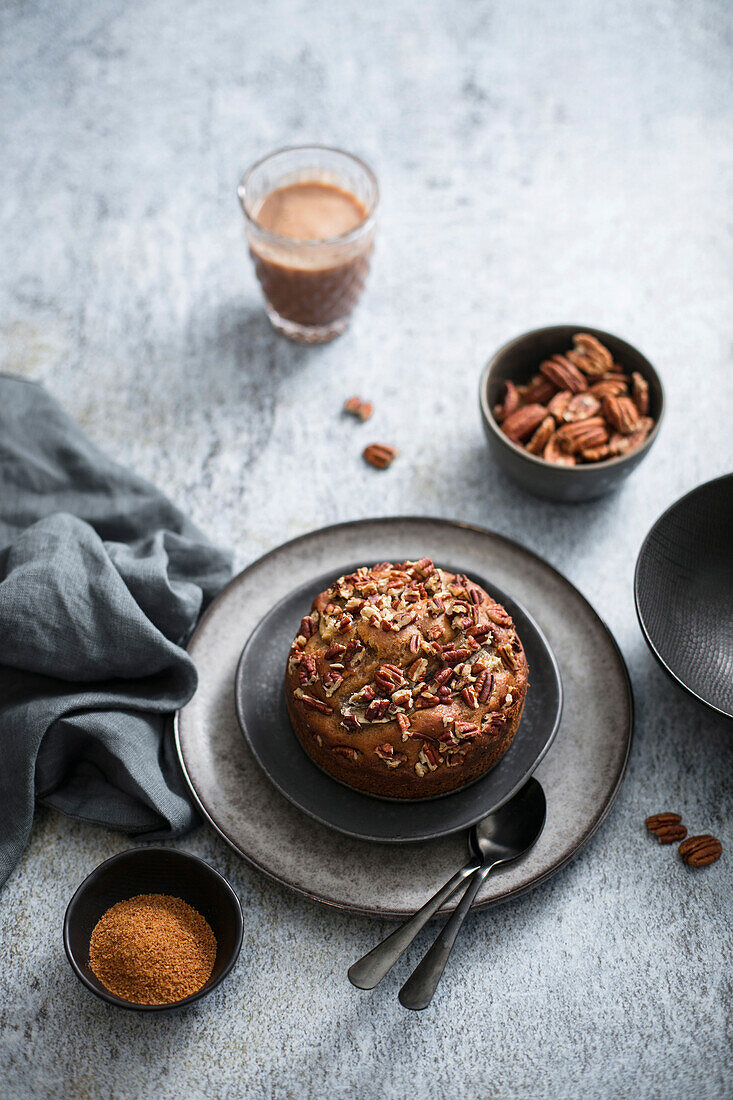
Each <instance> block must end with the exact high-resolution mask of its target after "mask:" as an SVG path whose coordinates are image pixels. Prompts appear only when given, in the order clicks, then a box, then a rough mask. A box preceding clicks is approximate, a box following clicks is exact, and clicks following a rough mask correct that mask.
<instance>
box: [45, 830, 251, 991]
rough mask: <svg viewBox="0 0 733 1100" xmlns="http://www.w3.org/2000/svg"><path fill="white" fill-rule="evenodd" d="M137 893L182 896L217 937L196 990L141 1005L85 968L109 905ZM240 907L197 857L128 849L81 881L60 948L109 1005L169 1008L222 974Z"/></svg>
mask: <svg viewBox="0 0 733 1100" xmlns="http://www.w3.org/2000/svg"><path fill="white" fill-rule="evenodd" d="M136 894H169V895H171V896H172V897H176V898H181V899H182V900H183V901H185V902H187V903H188V904H189V905H190V906H192V908H194V909H196V910H198V912H199V913H200V914H201V916H202V917H205V918H206V920H207V921H208V922H209V925H210V927H211V930H212V932H213V933H214V936H215V937H216V945H217V946H216V960H215V962H214V969H213V971H212V972H211V977H210V978H209V980H208V982H207V983H206V985H204V986H203V987H202V988H201V989H200V990H199V991H198V993H193V994H191V996H190V997H185V998H184V999H183V1000H181V1001H175V1002H174V1003H173V1004H164V1005H140V1004H135V1003H134V1002H132V1001H125V1000H123V999H122V998H121V997H116V996H115V995H114V993H110V991H109V990H108V989H106V988H105V987H104V986H103V985H102V983H101V982H100V981H99V979H98V978H97V977H96V975H95V974H94V973H93V972H92V970H91V968H90V966H89V941H90V940H91V937H92V931H93V929H94V926H95V925H96V923H97V921H98V920H99V918H100V917H101V916H102V915H103V914H104V913H106V912H107V910H108V909H109V908H110V906H112V905H114V904H115V903H116V902H118V901H124V900H125V899H127V898H131V897H134V896H135V895H136ZM242 927H243V925H242V907H241V905H240V904H239V898H238V897H237V895H236V894H235V893H234V890H233V889H232V887H231V886H230V885H229V883H228V882H227V880H226V879H225V878H224V877H223V876H222V875H220V874H219V872H218V871H215V870H214V868H213V867H210V866H209V864H208V863H205V862H204V861H203V860H202V859H199V858H198V857H197V856H192V855H189V854H188V853H187V852H179V851H177V850H176V849H175V848H156V847H149V848H131V849H130V850H129V851H127V852H122V853H121V854H120V855H118V856H113V857H112V859H108V860H106V861H105V862H104V863H100V865H99V867H97V868H95V870H94V871H92V873H91V874H90V875H88V876H87V877H86V878H85V879H84V881H83V882H82V884H81V886H80V887H79V889H78V890H77V891H76V893H75V894H74V896H73V898H72V899H71V901H70V902H69V905H68V908H67V910H66V916H65V917H64V947H65V948H66V954H67V955H68V957H69V962H70V963H71V966H72V969H73V970H74V972H75V974H76V976H77V977H78V978H79V979H80V980H81V981H82V982H83V983H84V985H85V986H86V987H87V988H88V989H91V991H92V993H96V994H97V996H98V997H101V998H102V1000H103V1001H107V1002H108V1004H112V1005H116V1006H117V1007H118V1008H129V1009H135V1010H137V1011H138V1012H170V1011H171V1010H173V1009H179V1008H183V1007H185V1006H186V1005H189V1004H192V1003H193V1002H194V1001H198V1000H199V999H200V998H201V997H205V996H206V994H207V993H210V992H211V990H212V989H215V988H216V986H217V985H219V983H220V982H221V981H223V979H224V978H225V977H226V976H227V974H228V973H229V971H230V970H231V969H232V967H233V966H234V964H235V962H236V961H237V956H238V955H239V949H240V947H241V946H242Z"/></svg>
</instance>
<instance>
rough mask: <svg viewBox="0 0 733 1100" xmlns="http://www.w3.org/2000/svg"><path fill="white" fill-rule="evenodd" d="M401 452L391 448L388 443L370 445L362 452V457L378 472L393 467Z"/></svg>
mask: <svg viewBox="0 0 733 1100" xmlns="http://www.w3.org/2000/svg"><path fill="white" fill-rule="evenodd" d="M399 453H400V452H399V451H398V450H397V448H396V447H389V446H388V445H387V444H386V443H370V444H369V446H368V447H365V448H364V450H363V451H362V456H363V457H364V459H365V460H366V461H367V462H368V463H369V464H370V465H371V466H375V467H376V469H377V470H386V469H387V467H388V466H391V465H392V463H393V462H394V460H395V459H396V458H397V455H398V454H399Z"/></svg>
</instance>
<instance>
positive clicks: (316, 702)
mask: <svg viewBox="0 0 733 1100" xmlns="http://www.w3.org/2000/svg"><path fill="white" fill-rule="evenodd" d="M293 694H294V695H295V698H296V699H300V701H301V703H302V704H303V706H306V707H308V709H309V710H317V711H319V712H320V713H321V714H333V707H329V705H328V703H324V702H323V701H322V700H321V699H316V698H315V697H314V696H313V695H306V694H305V692H304V691H301V690H300V688H296V689H295V691H294V693H293Z"/></svg>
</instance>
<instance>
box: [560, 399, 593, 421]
mask: <svg viewBox="0 0 733 1100" xmlns="http://www.w3.org/2000/svg"><path fill="white" fill-rule="evenodd" d="M600 407H601V403H600V401H599V400H598V398H597V397H594V396H593V394H592V393H576V394H575V396H574V397H571V399H570V401H568V403H567V406H566V408H565V412H564V413H563V416H562V418H563V420H564V421H565V422H566V424H574V423H575V422H576V421H577V420H587V419H588V417H589V416H595V415H596V413H597V412H598V411H599V409H600Z"/></svg>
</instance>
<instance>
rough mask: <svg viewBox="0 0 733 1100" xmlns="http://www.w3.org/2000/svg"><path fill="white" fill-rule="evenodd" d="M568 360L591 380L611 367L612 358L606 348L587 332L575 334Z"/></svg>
mask: <svg viewBox="0 0 733 1100" xmlns="http://www.w3.org/2000/svg"><path fill="white" fill-rule="evenodd" d="M568 359H571V360H572V362H573V363H575V365H576V366H577V367H580V369H581V370H582V371H583V373H584V374H587V375H588V376H589V377H591V378H597V377H598V375H600V374H604V373H605V371H608V370H610V369H611V367H612V366H613V356H612V355H611V353H610V351H609V350H608V348H606V347H604V346H603V344H602V343H601V342H600V340H597V339H596V337H595V336H591V334H590V333H589V332H576V334H575V336H573V351H571V352H568Z"/></svg>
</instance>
